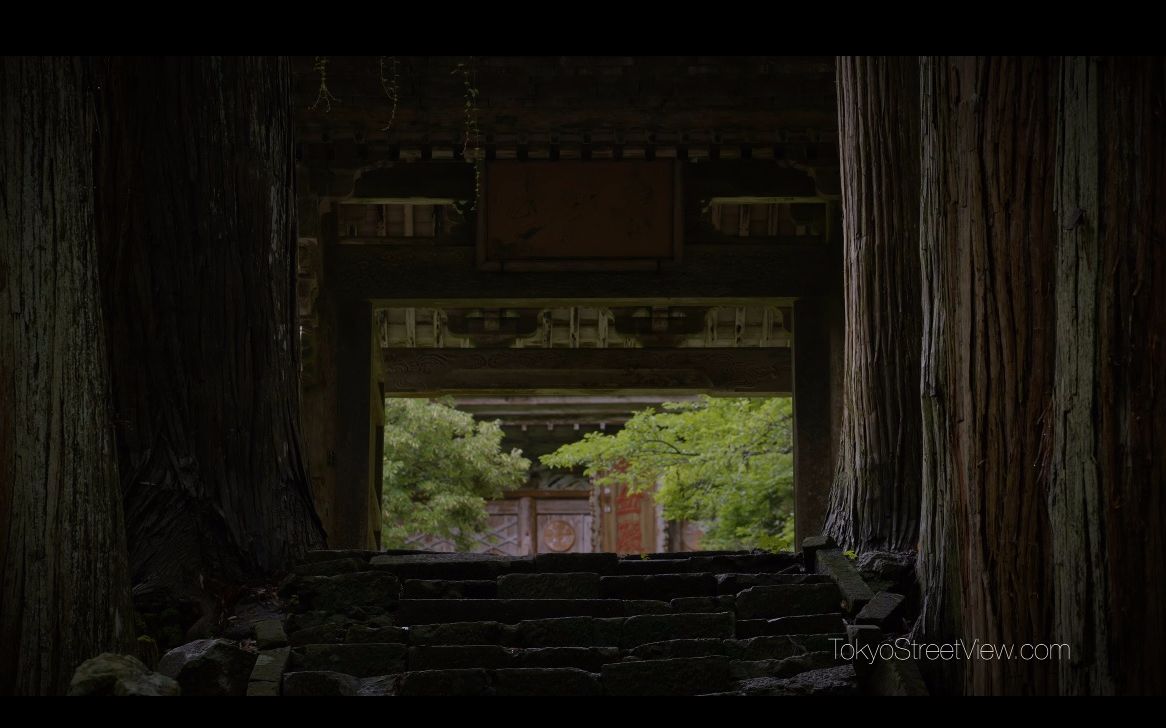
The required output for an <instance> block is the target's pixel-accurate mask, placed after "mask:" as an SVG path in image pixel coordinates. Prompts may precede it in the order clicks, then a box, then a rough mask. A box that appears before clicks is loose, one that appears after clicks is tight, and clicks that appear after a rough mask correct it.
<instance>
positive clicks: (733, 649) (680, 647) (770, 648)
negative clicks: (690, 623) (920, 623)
mask: <svg viewBox="0 0 1166 728" xmlns="http://www.w3.org/2000/svg"><path fill="white" fill-rule="evenodd" d="M834 638H840V639H841V640H842V642H845V635H844V634H843V635H781V636H775V637H752V638H749V639H726V640H722V639H707V638H706V639H678V640H668V641H665V642H651V643H648V644H644V645H640V646H638V647H633V648H632V649H630V650H628V651H627V652H626V653H625V655H626V656H628V657H634V658H636V659H641V660H666V659H674V658H681V657H710V656H714V655H724V656H725V657H728V658H729V659H731V660H746V661H757V660H783V659H785V658H787V657H794V656H796V655H804V654H808V653H811V652H826V651H830V652H833V650H834V648H835V647H836V646H837V644H841V643H835V642H833V641H832V640H833V639H834Z"/></svg>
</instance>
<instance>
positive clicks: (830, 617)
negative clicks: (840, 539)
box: [247, 551, 859, 695]
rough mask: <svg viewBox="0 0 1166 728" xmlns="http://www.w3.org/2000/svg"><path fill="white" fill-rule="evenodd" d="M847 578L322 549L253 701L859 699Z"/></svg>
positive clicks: (737, 558)
mask: <svg viewBox="0 0 1166 728" xmlns="http://www.w3.org/2000/svg"><path fill="white" fill-rule="evenodd" d="M841 586H842V588H840V584H839V582H838V579H837V578H835V577H834V576H831V575H829V574H816V573H806V569H805V567H804V564H803V561H802V557H801V556H800V555H795V554H788V553H766V552H697V553H693V554H649V555H646V556H634V557H618V556H616V555H614V554H545V555H539V556H535V557H526V558H513V557H499V556H488V555H473V554H442V553H426V552H373V551H317V552H312V553H309V554H308V556H307V559H306V561H305V562H304V563H303V564H301V565H300V566H298V567H297V568H296V573H295V575H294V576H292V577H290V578H289V579H288V580H287V581H285V582H284V584H283V585H282V586H281V589H280V595H281V596H282V597H283V599H284V600H285V603H286V604H287V608H288V613H287V615H286V617H285V618H284V619H283V620H282V622H279V621H271V622H264V623H260V624H257V625H256V626H255V638H256V641H257V643H258V647H259V649H260V653H259V657H258V659H257V661H256V663H255V667H254V670H253V672H252V674H251V680H250V682H249V686H248V690H247V693H248V694H249V695H709V694H806V693H813V694H823V693H824V694H853V693H857V692H859V681H858V678H857V676H856V674H855V671H854V667H853V666H852V665H851V664H850V663H849V662H846V661H844V660H842V659H840V658H839V657H838V656H837V655H838V647H839V646H840V645H841V644H843V643H845V642H846V640H847V626H846V624H845V622H844V620H843V617H844V615H846V614H851V613H853V612H854V611H855V608H856V607H857V606H859V605H855V604H853V603H852V602H849V601H848V599H847V595H846V594H845V584H843V585H841Z"/></svg>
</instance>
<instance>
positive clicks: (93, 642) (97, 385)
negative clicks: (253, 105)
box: [0, 58, 133, 695]
mask: <svg viewBox="0 0 1166 728" xmlns="http://www.w3.org/2000/svg"><path fill="white" fill-rule="evenodd" d="M93 130H94V110H93V92H92V81H91V73H90V69H89V68H88V67H87V66H86V64H84V63H83V62H82V61H80V60H78V59H76V58H72V59H54V58H4V59H0V170H3V173H2V174H0V395H2V401H0V586H2V587H3V590H2V592H0V694H3V695H9V694H13V693H16V694H53V693H62V692H64V690H65V689H66V688H67V686H68V683H69V678H70V676H71V675H72V673H73V670H74V668H75V667H76V666H77V665H78V664H79V663H81V662H83V661H84V660H86V659H88V658H90V657H92V656H94V655H96V654H98V653H100V652H103V651H114V652H126V651H130V650H132V645H133V611H132V607H131V606H130V591H129V579H128V576H127V573H126V549H125V531H124V527H123V522H122V508H121V498H120V490H119V487H118V477H117V463H116V460H115V457H114V452H113V431H112V428H111V427H110V416H109V377H108V372H107V368H106V361H105V335H104V331H103V327H102V320H101V298H100V292H99V290H98V278H97V265H96V262H95V260H96V243H95V240H94V227H93V156H92V153H91V144H92V140H93Z"/></svg>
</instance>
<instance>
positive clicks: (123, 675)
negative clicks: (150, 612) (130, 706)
mask: <svg viewBox="0 0 1166 728" xmlns="http://www.w3.org/2000/svg"><path fill="white" fill-rule="evenodd" d="M181 692H182V690H181V688H180V687H179V686H178V682H177V681H176V680H174V678H171V677H167V676H165V675H162V674H161V673H157V672H152V671H151V670H150V668H148V667H146V665H145V663H143V662H142V661H141V660H139V659H138V658H136V657H134V656H133V655H118V654H115V653H113V652H103V653H102V654H100V655H98V656H97V657H93V658H90V659H88V660H86V661H85V662H82V663H81V664H80V666H78V667H77V669H76V670H75V671H74V672H73V678H72V680H70V682H69V693H68V694H69V695H77V696H85V695H179V694H181Z"/></svg>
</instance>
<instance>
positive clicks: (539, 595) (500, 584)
mask: <svg viewBox="0 0 1166 728" xmlns="http://www.w3.org/2000/svg"><path fill="white" fill-rule="evenodd" d="M323 563H331V562H323ZM652 563H653V564H657V565H658V564H659V563H662V562H661V561H660V560H657V561H655V562H652ZM312 566H314V565H312ZM458 568H460V567H458ZM470 568H486V569H490V570H493V569H495V568H497V567H494V566H489V567H477V566H471V567H470ZM653 568H655V567H653ZM350 578H356V577H350ZM830 582H831V579H830V577H828V576H825V575H822V574H773V573H759V574H715V573H712V572H691V573H678V574H634V575H622V576H601V575H600V574H598V573H596V572H548V573H541V572H529V573H527V572H519V573H507V574H501V575H499V576H498V577H497V578H496V579H407V580H406V581H405V582H404V586H403V587H402V594H401V595H402V597H403V598H405V599H495V598H502V599H625V600H633V599H634V600H651V601H674V600H676V599H695V598H706V599H713V598H716V597H718V596H721V597H731V596H734V595H736V594H737V593H738V592H740V591H743V590H744V589H747V588H751V587H754V586H781V585H795V584H815V583H830ZM710 603H712V602H710ZM688 604H689V607H690V608H691V607H693V606H694V605H696V604H697V603H696V602H690V603H688ZM674 606H675V605H674Z"/></svg>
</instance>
